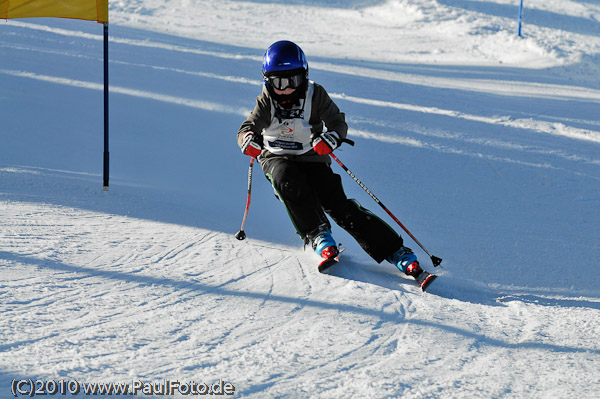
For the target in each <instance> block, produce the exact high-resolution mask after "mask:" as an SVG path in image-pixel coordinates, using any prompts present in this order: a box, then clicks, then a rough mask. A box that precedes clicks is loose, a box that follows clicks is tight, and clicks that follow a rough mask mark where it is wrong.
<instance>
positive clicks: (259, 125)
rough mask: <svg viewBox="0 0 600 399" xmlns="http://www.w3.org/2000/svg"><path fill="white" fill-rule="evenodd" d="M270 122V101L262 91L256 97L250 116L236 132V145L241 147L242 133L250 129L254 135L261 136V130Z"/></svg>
mask: <svg viewBox="0 0 600 399" xmlns="http://www.w3.org/2000/svg"><path fill="white" fill-rule="evenodd" d="M270 123H271V101H270V100H269V99H268V97H267V96H266V95H265V93H264V92H263V93H262V94H260V95H259V96H258V97H256V105H255V106H254V110H253V111H252V113H250V116H248V118H246V120H245V121H244V122H243V123H242V126H240V129H239V130H238V133H237V142H238V146H239V147H240V148H241V147H242V140H243V138H244V134H246V133H247V132H248V131H252V132H253V133H254V134H255V135H256V136H258V137H259V139H260V138H262V131H263V129H265V128H266V127H268V126H269V124H270Z"/></svg>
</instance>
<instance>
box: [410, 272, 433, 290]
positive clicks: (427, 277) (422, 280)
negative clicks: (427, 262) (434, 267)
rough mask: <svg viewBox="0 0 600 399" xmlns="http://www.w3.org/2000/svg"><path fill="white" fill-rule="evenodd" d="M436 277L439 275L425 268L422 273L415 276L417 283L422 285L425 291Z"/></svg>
mask: <svg viewBox="0 0 600 399" xmlns="http://www.w3.org/2000/svg"><path fill="white" fill-rule="evenodd" d="M436 278H437V276H436V275H435V274H431V273H429V272H426V271H425V270H423V271H422V272H421V274H419V275H418V276H417V277H415V281H416V283H417V285H418V286H419V287H421V290H423V291H425V290H426V289H427V287H429V285H430V284H431V283H433V280H435V279H436Z"/></svg>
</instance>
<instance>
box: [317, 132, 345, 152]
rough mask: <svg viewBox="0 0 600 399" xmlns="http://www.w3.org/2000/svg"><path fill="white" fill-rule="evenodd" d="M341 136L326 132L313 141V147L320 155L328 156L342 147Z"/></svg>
mask: <svg viewBox="0 0 600 399" xmlns="http://www.w3.org/2000/svg"><path fill="white" fill-rule="evenodd" d="M340 142H341V140H340V135H339V134H337V132H334V131H331V132H325V133H322V134H321V135H320V136H318V137H317V138H316V139H314V140H313V142H312V145H313V149H314V150H315V152H316V153H317V154H319V155H328V154H331V153H332V152H333V150H335V149H336V148H338V147H339V146H340Z"/></svg>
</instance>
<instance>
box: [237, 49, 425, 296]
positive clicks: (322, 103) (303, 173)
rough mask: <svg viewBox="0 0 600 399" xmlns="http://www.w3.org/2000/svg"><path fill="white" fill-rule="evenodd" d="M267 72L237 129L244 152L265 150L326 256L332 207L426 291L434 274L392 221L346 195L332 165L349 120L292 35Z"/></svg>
mask: <svg viewBox="0 0 600 399" xmlns="http://www.w3.org/2000/svg"><path fill="white" fill-rule="evenodd" d="M262 72H263V78H264V87H263V90H262V93H261V94H260V95H259V96H258V97H257V99H256V106H255V108H254V110H253V111H252V113H251V114H250V116H249V117H248V118H247V119H246V120H245V121H244V122H243V123H242V126H241V127H240V129H239V131H238V134H237V140H238V145H239V146H240V148H241V150H242V152H243V153H244V154H245V155H248V156H250V157H254V158H257V157H259V156H260V164H261V167H262V169H263V172H264V174H265V176H266V177H267V179H268V180H269V181H270V182H271V184H272V185H273V188H274V189H275V192H276V195H277V197H278V198H279V200H280V201H281V202H283V204H284V206H285V208H286V210H287V212H288V215H289V217H290V219H291V221H292V223H293V224H294V227H295V228H296V232H297V233H298V234H299V235H300V237H301V238H302V239H303V240H304V243H305V244H310V245H312V248H313V249H314V250H315V251H316V253H317V254H318V255H319V256H321V257H322V258H324V259H325V260H330V259H334V258H336V257H337V256H338V247H337V245H336V242H335V240H334V239H333V237H332V235H331V225H330V223H329V220H328V219H327V216H326V215H325V214H326V213H327V214H328V215H329V216H330V217H331V219H333V221H334V222H335V223H336V224H337V225H339V226H340V227H342V228H343V229H344V230H346V231H347V232H348V233H349V234H350V235H352V237H354V239H356V241H357V242H358V243H359V244H360V246H361V247H362V248H363V249H364V250H365V252H367V254H369V255H370V256H371V257H372V258H373V259H374V260H375V261H376V262H377V263H381V262H382V261H383V260H384V259H385V260H387V261H389V262H390V263H392V264H394V265H395V266H396V267H398V269H400V271H402V272H404V273H405V274H407V275H409V276H412V277H414V278H415V279H416V280H417V282H418V283H419V284H420V285H421V288H422V289H423V290H424V289H425V287H426V286H427V285H428V284H429V283H430V282H431V281H432V280H433V278H434V277H435V276H434V275H431V274H429V273H427V272H425V271H423V270H422V269H421V267H420V266H419V262H418V261H417V257H416V256H415V255H414V253H413V252H412V250H411V249H410V248H407V247H405V246H403V240H402V237H400V235H398V234H397V233H396V232H395V231H394V230H393V229H392V228H391V227H390V226H389V225H388V224H387V223H385V222H384V221H383V220H381V219H380V218H378V217H377V216H376V215H375V214H373V213H371V212H370V211H369V210H368V209H365V208H363V207H362V206H361V205H360V204H359V203H358V202H357V201H355V200H353V199H348V198H347V197H346V194H345V193H344V189H343V187H342V181H341V177H340V176H339V175H337V174H335V173H333V171H332V170H331V159H330V157H329V156H328V154H330V153H331V152H332V151H333V150H335V149H336V148H337V147H339V146H340V145H341V144H342V143H343V142H344V141H345V138H346V134H347V131H348V126H347V124H346V121H345V115H344V113H342V112H340V110H339V108H338V107H337V105H336V104H335V103H334V102H333V101H332V100H331V98H330V97H329V95H328V94H327V92H326V91H325V89H324V88H323V87H322V86H320V85H319V84H317V83H315V82H313V81H309V80H308V63H307V61H306V57H305V55H304V52H303V51H302V49H300V47H299V46H297V45H296V44H295V43H292V42H290V41H279V42H276V43H274V44H272V45H271V46H270V47H269V48H268V49H267V50H266V52H265V55H264V60H263V67H262ZM323 125H325V127H326V129H327V131H326V132H323ZM332 263H333V262H323V263H322V265H325V266H329V265H331V264H332ZM321 271H322V270H321Z"/></svg>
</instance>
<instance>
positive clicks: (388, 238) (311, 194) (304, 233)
mask: <svg viewBox="0 0 600 399" xmlns="http://www.w3.org/2000/svg"><path fill="white" fill-rule="evenodd" d="M261 166H262V168H263V172H264V174H265V176H266V177H267V179H269V181H270V182H271V184H272V185H273V188H274V189H275V192H276V194H277V196H278V198H279V200H281V202H283V204H284V205H285V208H286V210H287V212H288V215H289V217H290V219H291V220H292V223H293V224H294V227H295V228H296V232H297V233H298V234H299V235H300V237H302V239H303V240H305V242H307V241H311V242H312V240H313V239H314V236H316V235H317V234H318V233H319V231H320V229H322V227H323V226H326V227H327V228H331V225H330V223H329V220H328V219H327V216H326V215H325V214H328V215H329V216H330V217H331V219H333V221H334V222H335V223H336V224H337V225H338V226H340V227H341V228H343V229H344V230H346V231H347V232H348V233H349V234H350V235H351V236H352V237H354V239H355V240H356V241H357V242H358V244H359V245H360V246H361V247H362V248H363V249H364V250H365V252H366V253H367V254H369V255H370V256H371V257H372V258H373V259H374V260H375V261H376V262H377V263H380V262H381V261H383V260H384V259H386V258H388V257H390V256H391V255H393V254H394V253H395V252H396V251H398V250H399V249H400V247H401V246H402V243H403V242H402V237H401V236H400V235H399V234H398V233H396V231H394V229H392V228H391V227H390V226H389V225H388V224H387V223H385V222H384V221H383V220H382V219H380V218H379V217H377V216H376V215H375V214H373V213H372V212H371V211H369V210H368V209H366V208H363V207H362V206H361V205H360V204H359V203H358V202H357V201H355V200H352V199H348V198H347V197H346V193H344V188H343V186H342V179H341V177H340V175H338V174H335V173H333V171H332V170H331V166H330V165H329V164H327V163H324V162H297V161H292V160H289V159H286V158H269V159H266V160H264V161H261Z"/></svg>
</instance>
